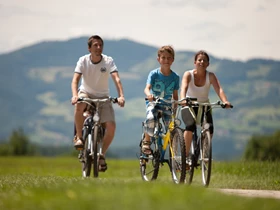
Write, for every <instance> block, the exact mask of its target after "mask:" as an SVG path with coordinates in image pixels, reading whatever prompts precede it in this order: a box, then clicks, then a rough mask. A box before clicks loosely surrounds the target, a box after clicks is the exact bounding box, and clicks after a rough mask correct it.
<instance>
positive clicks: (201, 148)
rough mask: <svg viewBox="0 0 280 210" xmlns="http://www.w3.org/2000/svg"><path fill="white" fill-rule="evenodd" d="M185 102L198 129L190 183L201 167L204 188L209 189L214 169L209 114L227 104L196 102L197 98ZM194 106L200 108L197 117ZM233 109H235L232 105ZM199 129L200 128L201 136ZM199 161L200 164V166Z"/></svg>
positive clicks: (195, 136) (193, 147) (193, 142)
mask: <svg viewBox="0 0 280 210" xmlns="http://www.w3.org/2000/svg"><path fill="white" fill-rule="evenodd" d="M183 100H186V103H187V105H188V108H189V110H190V112H191V115H192V117H193V119H194V120H195V122H196V127H195V130H194V132H193V139H192V144H191V148H190V150H191V155H192V156H191V166H190V170H189V180H188V182H189V184H190V183H191V182H192V178H193V173H194V168H197V166H200V167H201V172H202V182H203V184H204V186H206V187H207V186H208V185H209V183H210V177H211V168H212V136H211V134H210V130H209V129H210V124H209V123H208V122H207V112H209V111H211V110H212V109H213V108H225V107H226V104H223V103H221V101H217V102H215V103H210V102H205V103H202V102H197V101H195V100H197V99H195V98H185V99H183ZM194 106H196V107H198V112H197V116H196V114H195V111H194V109H193V107H194ZM231 108H233V106H232V105H231ZM202 114H203V118H202ZM201 118H202V122H201ZM198 127H199V128H200V132H199V134H198ZM198 161H199V162H200V164H198Z"/></svg>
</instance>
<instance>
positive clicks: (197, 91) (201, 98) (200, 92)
mask: <svg viewBox="0 0 280 210" xmlns="http://www.w3.org/2000/svg"><path fill="white" fill-rule="evenodd" d="M193 71H194V70H190V74H191V81H190V83H189V87H188V91H187V93H186V97H191V98H197V101H198V102H208V101H209V91H210V85H211V84H210V79H209V72H208V71H206V81H205V84H204V86H201V87H198V86H196V85H195V84H194V75H193Z"/></svg>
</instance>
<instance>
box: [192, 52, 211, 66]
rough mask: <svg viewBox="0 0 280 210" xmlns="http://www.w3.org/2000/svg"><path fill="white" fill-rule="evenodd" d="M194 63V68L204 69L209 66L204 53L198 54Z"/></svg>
mask: <svg viewBox="0 0 280 210" xmlns="http://www.w3.org/2000/svg"><path fill="white" fill-rule="evenodd" d="M194 64H195V66H196V68H202V69H206V68H207V67H208V66H209V61H208V59H207V57H206V56H205V55H202V54H199V55H198V56H197V58H196V60H195V62H194Z"/></svg>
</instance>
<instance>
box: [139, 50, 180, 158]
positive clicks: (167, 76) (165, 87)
mask: <svg viewBox="0 0 280 210" xmlns="http://www.w3.org/2000/svg"><path fill="white" fill-rule="evenodd" d="M174 57H175V53H174V49H173V48H172V47H171V46H162V47H161V48H160V49H159V50H158V57H157V60H158V62H159V64H160V67H159V68H157V69H155V70H152V71H151V72H150V73H149V76H148V79H147V84H146V87H145V89H144V93H145V94H146V98H147V102H146V109H147V112H146V113H147V116H146V120H145V123H144V130H145V138H144V140H143V143H142V152H143V153H144V154H146V155H149V154H151V148H150V145H151V140H150V137H152V136H153V135H154V128H155V123H154V121H155V117H157V115H158V112H159V111H161V112H162V119H163V122H164V126H165V128H167V127H168V125H169V123H170V121H171V111H170V110H166V109H164V106H160V105H156V106H154V103H153V100H154V97H161V98H164V99H166V100H171V99H174V100H178V90H179V80H180V78H179V76H178V74H176V73H175V72H174V71H172V70H171V68H170V67H171V65H172V63H173V61H174Z"/></svg>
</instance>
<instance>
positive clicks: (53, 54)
mask: <svg viewBox="0 0 280 210" xmlns="http://www.w3.org/2000/svg"><path fill="white" fill-rule="evenodd" d="M86 41H87V37H81V38H77V39H71V40H68V41H59V42H58V41H56V42H42V43H38V44H35V45H32V46H29V47H25V48H22V49H19V50H17V51H14V52H11V53H8V54H2V55H0V71H1V77H0V98H1V101H0V104H1V113H0V126H1V129H0V139H1V140H2V141H4V140H5V139H7V137H8V136H9V135H10V133H11V132H12V130H13V129H17V128H19V127H21V128H23V129H24V131H25V132H26V133H27V134H28V135H29V136H30V138H31V140H32V141H33V142H35V143H39V144H42V145H57V146H60V145H64V146H65V145H69V146H72V135H73V106H72V105H71V104H70V98H71V90H70V83H71V79H72V75H73V71H74V67H75V64H76V62H77V60H78V58H79V57H80V56H82V55H84V54H86V53H88V51H87V44H86ZM104 47H105V48H104V53H105V54H108V55H110V56H112V57H113V58H114V60H115V62H116V65H117V66H118V68H119V72H120V76H121V78H122V83H123V86H124V91H125V97H126V107H125V108H123V109H121V108H118V107H117V106H116V118H117V123H118V124H117V134H116V137H115V141H114V142H113V144H112V150H113V151H116V150H114V148H115V149H118V150H117V151H119V152H117V153H118V154H119V156H130V157H131V156H132V157H135V153H136V152H137V151H138V142H139V140H140V135H141V132H142V129H141V121H142V120H143V119H144V118H145V105H144V99H143V98H144V93H143V89H144V87H145V82H146V79H147V76H148V72H149V71H150V70H152V69H154V68H156V67H158V63H157V60H156V56H157V48H155V47H152V46H148V45H144V44H140V43H137V42H133V41H130V40H105V46H104ZM198 50H199V49H198ZM205 50H207V49H205ZM193 55H194V52H190V51H177V52H176V55H175V62H174V65H173V66H172V68H173V70H174V71H175V72H177V73H178V74H179V75H180V77H182V75H183V73H184V71H185V70H188V69H191V68H193ZM210 59H211V60H210V66H209V68H208V70H209V71H213V72H215V73H216V75H217V76H218V78H219V80H220V82H221V84H222V86H223V88H224V90H225V92H226V93H227V96H228V98H229V100H230V101H231V102H232V104H233V105H234V109H232V110H221V109H217V110H214V111H213V113H214V119H215V136H214V145H213V150H214V158H215V157H216V158H224V159H228V158H232V157H236V156H238V155H239V154H240V153H241V152H242V151H243V149H244V145H245V144H246V142H247V141H248V139H249V138H250V137H251V136H252V134H267V133H273V132H274V131H275V130H276V129H278V128H279V121H280V109H279V108H280V107H279V106H280V105H279V102H280V97H279V96H280V85H279V79H280V61H275V60H265V59H252V60H248V61H246V62H242V61H232V60H227V59H219V58H217V57H213V56H211V54H210ZM111 95H112V96H115V95H116V92H115V90H114V86H113V84H112V83H111ZM217 99H218V98H217V96H216V95H215V93H214V91H213V90H211V100H212V101H214V100H217Z"/></svg>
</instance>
